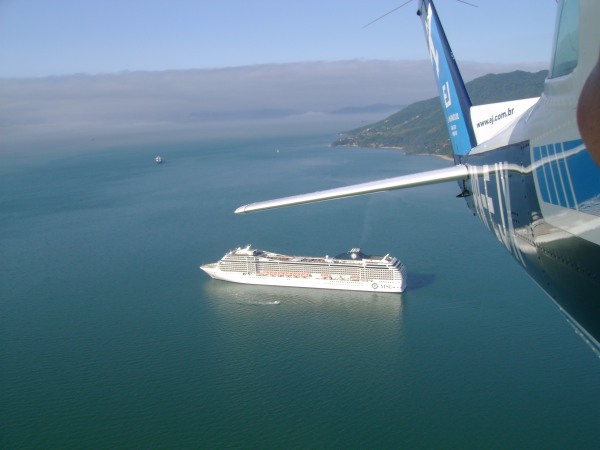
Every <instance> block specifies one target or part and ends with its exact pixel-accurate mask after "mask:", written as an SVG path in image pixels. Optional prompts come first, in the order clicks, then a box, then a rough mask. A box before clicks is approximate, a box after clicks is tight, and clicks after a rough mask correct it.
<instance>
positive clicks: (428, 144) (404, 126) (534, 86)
mask: <svg viewBox="0 0 600 450" xmlns="http://www.w3.org/2000/svg"><path fill="white" fill-rule="evenodd" d="M547 76H548V71H547V70H542V71H540V72H536V73H531V72H523V71H515V72H510V73H503V74H488V75H484V76H483V77H480V78H476V79H474V80H472V81H470V82H468V83H466V87H467V91H468V92H469V96H470V97H471V101H472V102H473V104H474V105H480V104H486V103H496V102H503V101H508V100H517V99H522V98H529V97H538V96H539V95H541V93H542V91H543V89H544V80H545V79H546V77H547ZM332 145H333V146H355V147H397V148H402V150H404V151H405V152H407V153H414V154H416V153H418V154H434V155H444V156H450V155H451V154H452V149H451V146H450V140H449V138H448V131H447V129H446V125H445V122H444V115H443V112H442V106H441V103H440V100H439V98H438V97H434V98H430V99H428V100H422V101H420V102H416V103H413V104H412V105H409V106H407V107H405V108H404V109H402V110H400V111H398V112H397V113H395V114H392V115H391V116H389V117H387V118H386V119H384V120H382V121H380V122H377V123H374V124H371V125H366V126H363V127H360V128H356V129H354V130H350V131H346V132H343V133H340V137H339V139H338V140H336V141H335V142H333V143H332Z"/></svg>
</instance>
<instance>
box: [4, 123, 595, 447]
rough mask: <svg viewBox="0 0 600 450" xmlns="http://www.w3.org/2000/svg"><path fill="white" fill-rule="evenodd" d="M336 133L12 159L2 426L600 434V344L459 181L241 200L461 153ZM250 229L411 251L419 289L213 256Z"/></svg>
mask: <svg viewBox="0 0 600 450" xmlns="http://www.w3.org/2000/svg"><path fill="white" fill-rule="evenodd" d="M225 136H226V135H225ZM334 138H335V136H334V130H330V131H324V130H322V129H319V130H314V131H312V132H311V130H307V131H306V132H303V133H289V134H287V135H285V134H281V133H279V134H277V135H275V134H272V135H269V133H265V134H264V135H262V136H261V135H253V136H250V137H249V138H246V139H243V138H238V137H219V136H211V137H205V138H202V137H199V138H197V139H195V140H190V141H187V142H181V143H167V144H161V145H160V146H157V145H156V144H154V143H152V142H148V143H146V144H144V143H141V144H131V145H123V146H112V147H107V148H95V149H94V150H87V149H85V148H84V147H85V146H82V149H81V151H80V152H74V151H69V152H64V153H62V152H61V151H60V145H59V144H53V145H55V146H56V148H49V149H45V150H44V152H40V153H38V154H34V155H32V156H29V157H27V158H13V159H11V158H8V159H7V160H5V162H4V163H3V166H2V167H0V330H1V331H0V333H1V343H0V346H1V347H0V352H1V353H0V356H1V358H0V364H1V379H2V380H1V383H0V389H1V392H2V396H1V407H0V423H1V425H0V427H1V433H0V434H1V437H0V439H1V441H0V446H1V447H2V448H11V449H12V448H60V449H65V448H211V449H213V448H401V447H405V448H598V446H599V445H600V437H599V435H598V425H599V424H600V360H599V359H598V357H597V356H596V355H595V354H594V353H593V352H592V351H591V350H590V349H589V348H588V347H587V346H586V345H585V344H584V343H583V341H582V340H581V339H580V338H579V337H578V336H577V335H576V334H575V333H574V331H573V330H572V329H571V328H570V326H569V325H568V324H567V323H566V322H565V320H564V319H563V318H562V316H561V315H560V313H559V312H558V310H557V309H556V308H555V307H554V305H553V304H552V302H551V301H550V300H549V299H548V298H546V296H545V295H544V294H543V293H542V292H541V291H540V290H539V288H537V286H536V285H535V284H534V283H533V282H532V281H531V280H529V278H528V277H527V276H526V274H525V273H524V272H523V271H522V270H521V269H520V268H519V267H518V266H517V265H516V264H515V263H514V262H513V261H512V259H511V257H510V256H509V255H508V254H507V253H506V252H505V251H504V250H503V248H502V247H501V246H500V245H499V244H498V243H497V242H496V239H495V237H494V236H492V235H491V234H490V233H489V232H487V230H486V229H485V228H484V227H483V226H482V225H481V224H480V223H479V221H478V219H477V218H475V217H473V216H472V215H471V214H470V213H469V211H468V209H467V208H466V206H465V204H464V201H463V200H461V199H457V198H455V196H456V195H457V194H458V190H457V187H456V186H455V185H454V184H453V183H447V184H443V185H438V186H429V187H423V188H418V189H412V190H406V191H397V192H390V193H385V194H380V195H375V196H367V197H357V198H352V199H347V200H340V201H336V202H327V203H320V204H315V205H307V206H301V207H294V208H287V209H281V210H276V211H270V212H264V213H257V214H252V215H245V216H237V215H234V214H233V210H234V209H235V208H236V207H238V206H240V205H242V204H245V203H249V202H252V201H257V200H265V199H269V198H274V197H278V196H284V195H291V194H298V193H302V192H310V191H314V190H319V189H324V188H329V187H336V186H340V185H345V184H351V183H357V182H362V181H368V180H372V179H378V178H385V177H391V176H397V175H400V174H404V173H412V172H416V171H421V170H429V169H435V168H440V167H444V166H447V165H448V164H449V163H448V162H447V161H444V160H441V159H439V158H434V157H428V156H406V155H403V154H402V153H401V152H399V151H395V150H370V149H353V148H330V147H328V143H329V142H331V141H332V140H333V139H334ZM96 147H97V146H96ZM157 154H161V155H162V156H163V157H164V159H165V161H166V162H165V163H164V164H162V165H160V166H159V165H156V164H154V162H153V158H154V156H156V155H157ZM247 243H252V244H253V245H254V246H256V247H258V248H263V249H267V250H272V251H277V252H281V253H288V254H302V255H325V254H330V255H331V254H337V253H338V252H341V251H345V250H348V249H350V248H351V247H356V246H360V247H362V248H363V250H364V251H366V252H367V253H375V254H382V253H390V254H392V255H395V256H398V257H399V258H400V259H402V260H403V261H404V263H405V264H406V266H407V268H408V273H409V279H408V289H407V291H406V292H405V293H403V294H401V295H400V294H373V293H349V292H343V291H319V290H307V289H285V288H267V287H260V286H244V285H236V284H229V283H225V282H220V281H215V280H211V279H209V278H208V277H207V276H206V275H205V274H204V273H202V272H201V271H200V270H199V268H198V266H199V265H200V264H202V263H207V262H212V261H216V260H217V259H219V258H220V257H221V256H222V255H223V254H224V253H225V252H226V251H228V250H230V249H231V248H234V247H237V246H240V245H245V244H247Z"/></svg>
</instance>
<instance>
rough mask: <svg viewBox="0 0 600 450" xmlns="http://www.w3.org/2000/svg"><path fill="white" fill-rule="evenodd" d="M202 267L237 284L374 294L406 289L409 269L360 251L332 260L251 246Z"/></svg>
mask: <svg viewBox="0 0 600 450" xmlns="http://www.w3.org/2000/svg"><path fill="white" fill-rule="evenodd" d="M200 268H201V269H202V270H204V271H205V272H206V273H207V274H208V275H210V276H211V277H212V278H215V279H217V280H225V281H232V282H234V283H246V284H261V285H270V286H290V287H305V288H317V289H342V290H350V291H371V292H404V290H405V289H406V268H405V266H404V264H403V263H402V262H401V261H400V260H398V259H397V258H394V257H393V256H390V255H389V254H388V255H385V256H369V255H366V254H364V253H363V252H362V251H361V249H360V248H353V249H352V250H350V251H349V252H345V253H342V254H340V255H338V256H336V257H335V258H330V257H328V256H325V257H314V256H287V255H280V254H277V253H272V252H266V251H263V250H258V249H254V248H252V247H251V246H250V245H248V246H246V247H244V248H242V247H239V248H237V249H235V250H232V251H230V252H228V253H227V254H225V256H224V257H223V258H221V260H219V261H218V262H216V263H211V264H204V265H202V266H200Z"/></svg>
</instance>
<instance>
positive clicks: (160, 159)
mask: <svg viewBox="0 0 600 450" xmlns="http://www.w3.org/2000/svg"><path fill="white" fill-rule="evenodd" d="M154 161H156V164H162V162H163V159H162V156H157V157H156V158H154Z"/></svg>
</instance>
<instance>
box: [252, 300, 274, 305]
mask: <svg viewBox="0 0 600 450" xmlns="http://www.w3.org/2000/svg"><path fill="white" fill-rule="evenodd" d="M280 303H281V301H279V300H273V301H264V302H260V301H259V302H248V303H246V305H259V306H267V305H279V304H280Z"/></svg>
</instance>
